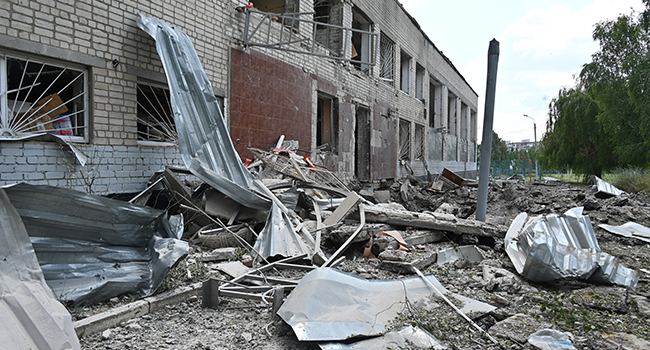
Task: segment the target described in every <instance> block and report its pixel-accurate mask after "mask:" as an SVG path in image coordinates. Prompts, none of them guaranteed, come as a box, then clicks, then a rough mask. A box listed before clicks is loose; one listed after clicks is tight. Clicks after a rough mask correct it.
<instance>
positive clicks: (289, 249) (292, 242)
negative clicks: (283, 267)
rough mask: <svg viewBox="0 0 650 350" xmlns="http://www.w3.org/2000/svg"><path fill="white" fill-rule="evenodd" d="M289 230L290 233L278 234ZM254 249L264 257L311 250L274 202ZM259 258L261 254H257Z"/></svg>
mask: <svg viewBox="0 0 650 350" xmlns="http://www.w3.org/2000/svg"><path fill="white" fill-rule="evenodd" d="M276 232H287V233H288V234H286V235H283V234H276ZM253 249H254V250H255V251H256V252H258V253H260V255H261V256H262V257H264V258H268V257H272V256H276V255H280V256H286V257H288V256H297V255H301V254H304V252H307V251H309V249H308V248H307V246H306V245H305V243H304V242H303V240H302V239H301V238H300V237H299V236H298V234H297V233H296V231H295V230H294V229H293V225H291V221H290V220H289V218H288V217H287V216H286V215H283V213H282V211H281V210H280V208H279V207H278V206H277V205H276V204H275V203H273V206H272V207H271V211H270V212H269V219H268V220H267V221H266V225H265V226H264V228H263V229H262V232H260V234H259V235H258V236H257V240H256V241H255V246H253ZM255 257H256V258H257V259H259V256H255Z"/></svg>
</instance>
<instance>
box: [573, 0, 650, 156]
mask: <svg viewBox="0 0 650 350" xmlns="http://www.w3.org/2000/svg"><path fill="white" fill-rule="evenodd" d="M648 6H650V3H648V1H647V0H646V11H644V12H643V13H641V14H635V13H632V15H621V16H619V17H618V18H617V19H616V20H614V21H605V22H601V23H599V24H598V25H596V29H595V30H594V34H593V37H594V39H595V40H598V41H599V42H600V50H599V51H598V52H596V53H595V54H594V55H593V56H592V62H591V63H588V64H586V65H584V67H583V69H582V71H581V73H580V82H581V84H582V85H583V86H584V87H585V89H586V90H587V91H588V93H589V94H591V96H592V97H593V98H594V99H595V100H596V101H597V102H598V106H599V108H600V112H599V114H598V118H597V119H598V121H599V122H600V124H601V125H602V126H603V128H605V130H606V131H607V133H608V134H609V135H610V137H611V138H612V140H613V142H614V145H613V150H614V152H615V153H616V154H617V156H618V158H619V161H620V162H621V164H622V165H632V166H642V167H643V166H646V165H647V164H648V162H650V33H649V31H648V13H649V11H648Z"/></svg>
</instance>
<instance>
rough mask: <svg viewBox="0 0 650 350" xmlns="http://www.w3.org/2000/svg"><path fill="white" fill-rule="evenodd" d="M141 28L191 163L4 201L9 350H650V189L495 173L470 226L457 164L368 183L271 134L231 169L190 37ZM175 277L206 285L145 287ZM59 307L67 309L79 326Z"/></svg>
mask: <svg viewBox="0 0 650 350" xmlns="http://www.w3.org/2000/svg"><path fill="white" fill-rule="evenodd" d="M138 25H139V26H140V27H141V28H142V29H143V30H145V31H146V32H147V33H149V34H150V35H151V36H152V37H154V38H156V39H157V40H160V41H159V42H157V44H158V46H157V47H158V52H159V54H160V56H161V61H162V62H163V66H164V68H165V71H166V73H167V78H168V81H169V84H170V91H171V96H172V104H173V105H174V107H175V110H179V111H181V113H180V114H179V115H177V116H176V117H177V118H179V119H180V120H178V121H177V122H176V125H177V128H178V130H177V131H178V136H179V148H180V151H181V155H182V158H183V161H184V163H185V166H186V168H185V169H172V168H167V169H164V170H163V171H161V172H159V173H157V174H154V176H153V177H152V178H151V180H150V182H149V183H148V186H147V188H146V189H145V190H144V191H142V192H141V193H138V194H135V195H133V196H132V197H131V198H128V199H127V201H120V200H117V199H109V198H104V197H99V196H93V195H88V194H83V193H79V192H76V191H70V190H66V189H62V188H52V187H48V186H29V185H25V184H17V185H14V186H8V187H6V188H2V189H0V201H2V206H0V208H2V210H0V238H2V239H4V242H3V244H2V245H0V247H1V248H2V249H3V250H2V252H3V254H4V256H5V258H4V259H3V264H1V265H0V268H2V270H1V271H0V272H2V274H1V276H2V277H3V279H2V281H0V282H2V284H1V285H0V287H1V290H2V291H3V292H2V295H3V300H4V301H3V303H2V304H0V311H2V313H1V314H0V316H1V319H2V320H3V321H5V322H4V323H5V324H11V325H12V327H13V328H11V329H10V331H6V332H3V333H0V339H3V344H11V345H13V347H14V348H21V347H34V348H79V347H80V346H81V345H83V346H84V347H87V348H125V349H126V348H129V349H130V348H135V349H148V348H154V347H155V348H175V349H188V348H195V349H217V348H218V349H239V348H242V347H243V348H265V349H284V348H291V349H313V348H321V349H385V348H393V349H428V348H434V349H446V348H453V349H489V348H495V349H496V348H513V349H520V348H535V347H537V348H542V349H574V348H578V349H582V348H597V349H610V348H611V349H618V348H626V349H637V348H638V349H641V348H644V347H645V348H647V347H648V346H649V343H648V334H650V301H649V300H648V297H649V296H650V291H649V289H648V284H647V283H648V275H650V271H649V270H648V268H649V266H650V252H649V251H648V249H647V247H648V246H647V244H648V240H650V235H649V234H648V231H649V230H648V229H647V225H648V224H649V223H650V214H649V212H648V208H649V207H650V199H648V196H647V195H646V194H645V193H640V194H626V193H621V192H620V191H618V190H616V189H615V188H613V186H611V185H609V184H607V183H604V182H602V180H600V179H595V181H596V187H595V188H594V189H592V188H591V187H576V186H573V185H567V184H564V183H560V182H553V181H543V182H535V183H532V184H531V183H527V182H525V180H522V179H521V178H517V177H515V178H511V179H507V180H494V181H491V182H490V187H489V188H490V192H489V196H488V219H487V220H486V222H480V221H476V220H473V217H474V215H475V208H476V198H477V189H476V188H475V187H474V186H475V185H476V184H474V183H472V182H471V181H466V180H465V179H462V178H461V177H459V176H457V175H456V174H454V173H452V172H451V171H448V170H446V171H444V172H443V173H442V174H441V175H440V176H438V177H437V178H436V179H435V181H432V182H431V183H429V182H423V181H420V180H418V179H416V178H407V179H404V180H400V181H395V182H393V183H390V182H385V183H382V184H381V187H380V188H376V189H372V188H365V189H363V188H360V187H359V186H358V185H351V184H349V183H346V182H345V181H342V180H340V179H339V177H337V176H336V174H334V173H331V172H329V171H328V170H327V169H324V168H322V167H319V166H318V165H315V164H313V162H312V161H311V160H310V159H309V158H308V157H304V156H298V155H297V154H296V152H294V151H293V150H295V145H294V144H293V143H291V142H283V140H282V138H281V140H279V142H278V144H277V145H276V147H274V149H272V150H270V151H262V150H253V149H252V150H251V152H252V153H253V154H255V155H256V160H255V161H253V160H251V161H247V162H245V163H242V162H241V161H240V160H239V158H238V155H237V154H236V152H235V150H234V147H233V145H232V143H231V142H230V141H229V140H230V138H229V136H228V132H227V129H226V125H225V123H224V121H223V117H222V116H221V114H220V112H219V108H218V106H217V104H216V101H215V100H214V99H213V96H214V94H212V93H211V92H210V91H209V90H210V89H209V83H208V82H207V77H205V73H203V70H202V68H201V67H200V64H198V62H199V61H198V59H197V57H196V53H195V52H194V49H193V47H192V46H191V43H190V42H189V39H187V37H185V36H184V35H183V34H182V33H180V32H179V31H177V30H176V29H174V28H173V27H170V26H169V25H167V24H166V23H164V22H161V21H159V20H156V19H154V18H149V17H144V16H142V17H141V18H140V19H139V20H138ZM161 39H162V40H161ZM179 48H180V49H179ZM180 81H182V83H180ZM188 87H189V89H188ZM185 111H201V113H199V115H195V114H193V113H185ZM43 203H48V204H49V205H47V206H46V205H43ZM529 215H534V216H530V217H529ZM591 218H593V220H594V221H595V223H600V225H598V226H595V225H593V224H592V222H591ZM179 271H180V274H179ZM180 276H185V277H183V278H182V279H184V280H187V281H197V280H198V281H200V282H201V283H198V284H188V285H185V286H182V288H180V289H181V290H182V291H181V292H179V293H177V292H176V291H174V290H172V291H170V292H168V293H171V294H164V295H162V294H158V295H154V293H156V291H157V290H158V292H159V293H160V288H161V286H164V285H165V284H166V283H167V284H168V285H169V284H170V283H171V284H173V282H174V281H171V282H170V280H173V279H179V278H180ZM172 277H173V278H172ZM50 288H51V289H50ZM152 295H153V296H152ZM179 296H180V297H181V298H182V299H181V300H180V301H181V302H180V303H170V302H169V301H170V300H177V299H178V298H179ZM174 298H176V299H174ZM55 299H56V300H60V301H62V302H65V303H67V304H68V305H69V306H71V307H73V312H74V313H75V318H76V322H75V323H74V324H73V323H72V319H71V317H70V315H69V314H67V313H66V311H65V310H62V308H61V307H60V306H61V305H60V304H58V303H56V302H53V300H55ZM134 300H135V301H134ZM131 301H132V302H131ZM116 303H125V305H123V306H121V307H117V308H113V309H111V310H109V311H107V312H104V313H99V314H94V315H91V314H92V310H98V309H93V308H92V307H88V305H98V304H102V305H104V306H106V305H112V304H116ZM88 310H91V311H88ZM42 315H50V317H49V318H48V319H47V321H41V320H40V318H41V316H42ZM111 319H112V320H118V321H116V322H113V323H112V324H111V323H110V322H105V323H101V325H100V324H99V323H100V322H95V323H94V321H95V320H103V321H102V322H104V321H106V320H111ZM122 321H124V322H122ZM102 327H103V328H102ZM91 330H92V331H91ZM75 331H76V332H77V333H78V334H80V335H82V337H81V343H79V339H78V338H77V337H76V334H75ZM54 335H56V336H54ZM10 347H11V346H10Z"/></svg>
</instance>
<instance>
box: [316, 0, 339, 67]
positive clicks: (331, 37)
mask: <svg viewBox="0 0 650 350" xmlns="http://www.w3.org/2000/svg"><path fill="white" fill-rule="evenodd" d="M342 10H343V6H342V4H337V5H334V4H333V1H332V0H316V1H314V22H316V23H314V32H315V35H314V38H315V40H316V41H317V42H318V43H319V44H321V45H323V46H324V47H326V48H328V49H329V51H330V54H331V55H334V56H342V52H341V51H342V48H341V36H342V33H343V30H342V29H341V28H337V27H332V26H329V25H326V24H333V25H337V26H340V25H341V24H342V23H341V19H342V16H341V14H342ZM320 23H323V24H320Z"/></svg>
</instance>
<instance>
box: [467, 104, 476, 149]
mask: <svg viewBox="0 0 650 350" xmlns="http://www.w3.org/2000/svg"><path fill="white" fill-rule="evenodd" d="M476 127H477V121H476V112H475V111H473V110H470V112H469V129H470V133H469V134H470V141H472V142H475V141H476V139H477V138H476Z"/></svg>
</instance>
